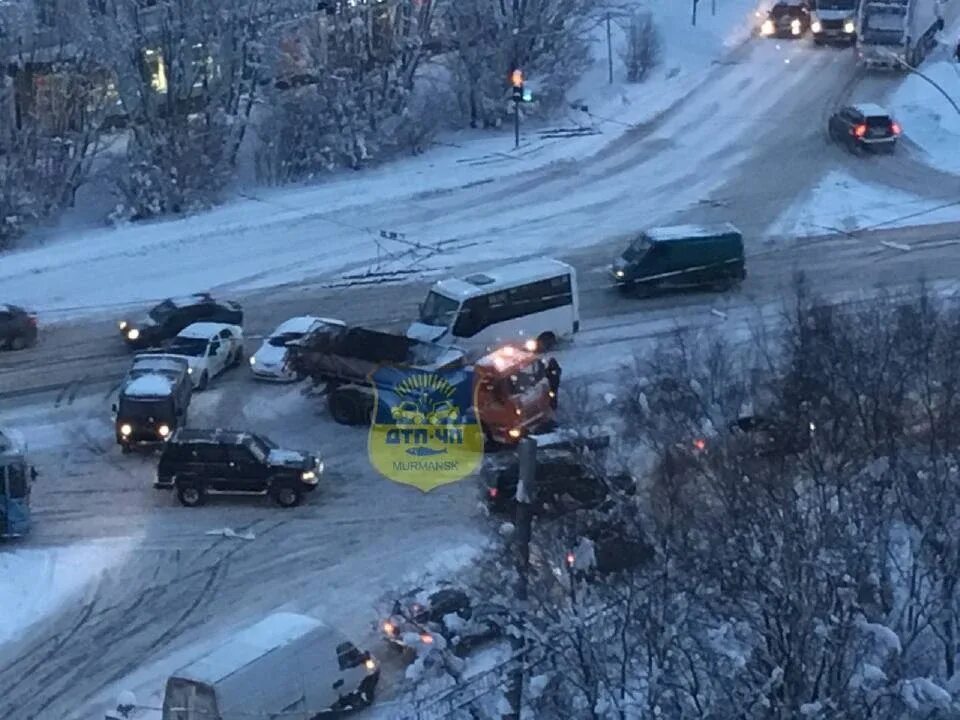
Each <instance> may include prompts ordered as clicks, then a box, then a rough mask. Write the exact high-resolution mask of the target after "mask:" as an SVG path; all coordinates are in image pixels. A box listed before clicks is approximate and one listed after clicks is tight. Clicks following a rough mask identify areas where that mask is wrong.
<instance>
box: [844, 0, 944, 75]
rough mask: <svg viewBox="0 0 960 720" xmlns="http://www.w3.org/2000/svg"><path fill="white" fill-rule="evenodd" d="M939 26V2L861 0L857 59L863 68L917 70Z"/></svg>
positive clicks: (940, 19) (940, 27) (922, 0)
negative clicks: (906, 67) (908, 68)
mask: <svg viewBox="0 0 960 720" xmlns="http://www.w3.org/2000/svg"><path fill="white" fill-rule="evenodd" d="M943 25H944V21H943V3H942V2H941V0H863V2H862V3H861V4H860V16H859V22H858V23H857V26H858V35H857V56H858V58H859V60H860V63H861V64H862V65H865V66H867V67H891V68H894V69H904V68H905V66H909V67H917V66H918V65H920V63H922V62H923V60H924V58H926V56H927V53H929V52H930V50H932V49H933V48H934V47H935V46H936V43H937V33H938V32H940V31H941V30H942V29H943Z"/></svg>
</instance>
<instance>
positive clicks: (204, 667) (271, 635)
mask: <svg viewBox="0 0 960 720" xmlns="http://www.w3.org/2000/svg"><path fill="white" fill-rule="evenodd" d="M318 630H321V631H324V634H327V633H329V632H330V628H329V626H327V625H326V624H325V623H323V622H322V621H320V620H318V619H316V618H313V617H310V616H308V615H299V614H297V613H286V612H283V613H274V614H272V615H269V616H267V617H266V618H264V619H263V620H261V621H260V622H258V623H256V624H254V625H251V626H249V627H247V628H245V629H243V630H240V631H239V632H237V633H234V634H233V635H232V636H231V637H230V639H229V640H227V642H225V643H224V644H222V645H219V646H217V647H215V648H214V649H212V650H211V651H210V652H208V653H207V654H205V655H203V656H202V657H201V658H200V659H199V660H196V661H195V662H193V663H191V664H190V665H187V666H186V667H184V668H182V669H181V670H179V671H177V672H175V673H174V674H173V676H174V677H179V678H183V679H185V680H193V681H197V682H202V683H206V684H208V685H211V686H213V685H216V684H218V683H220V682H222V681H223V680H224V679H226V678H227V677H229V676H230V675H233V674H234V673H237V672H238V671H240V670H243V669H244V668H245V667H247V666H249V665H252V664H253V663H255V662H257V661H258V660H260V659H261V658H264V657H265V656H268V655H271V654H274V653H276V654H280V653H277V651H278V650H280V649H281V648H283V647H284V646H288V645H291V644H294V643H297V641H299V640H302V639H304V638H307V637H309V636H312V635H314V634H316V632H317V631H318ZM311 640H312V638H311ZM290 660H291V662H295V660H296V658H290ZM287 669H292V668H287ZM302 669H303V668H301V670H302ZM251 679H254V678H251ZM255 680H256V681H257V682H269V673H267V674H266V676H263V677H258V678H255Z"/></svg>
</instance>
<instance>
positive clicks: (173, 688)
mask: <svg viewBox="0 0 960 720" xmlns="http://www.w3.org/2000/svg"><path fill="white" fill-rule="evenodd" d="M379 677H380V669H379V667H378V665H377V662H376V660H374V659H373V658H372V657H371V656H370V653H368V652H362V651H360V650H358V649H357V647H356V646H355V645H354V644H353V643H351V642H350V641H349V640H347V639H346V638H344V637H343V636H342V635H340V633H338V632H337V631H335V630H333V629H332V628H330V627H329V626H327V625H325V624H324V623H322V622H321V621H319V620H317V619H316V618H312V617H308V616H306V615H297V614H295V613H276V614H273V615H270V616H268V617H267V618H265V619H264V620H262V621H260V622H258V623H257V624H255V625H252V626H251V627H248V628H246V629H245V630H242V631H241V632H239V633H237V634H236V635H234V636H233V637H232V639H231V640H229V641H228V642H226V643H225V644H223V645H220V646H219V647H217V648H215V649H213V650H212V651H211V652H209V653H207V654H206V655H204V656H203V657H201V658H200V659H199V660H197V661H196V662H194V663H192V664H190V665H188V666H187V667H185V668H183V669H182V670H180V671H178V672H176V673H174V674H173V676H171V677H170V678H169V679H168V680H167V687H166V692H165V694H164V698H163V720H211V718H216V719H217V720H250V718H268V717H278V718H279V717H313V716H314V715H320V714H321V713H323V712H326V711H328V710H347V709H351V708H357V707H363V706H365V705H368V704H369V703H370V702H372V700H373V692H374V688H375V687H376V684H377V681H378V680H379Z"/></svg>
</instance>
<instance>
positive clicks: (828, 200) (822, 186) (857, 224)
mask: <svg viewBox="0 0 960 720" xmlns="http://www.w3.org/2000/svg"><path fill="white" fill-rule="evenodd" d="M958 141H960V136H958V138H957V139H955V140H954V143H957V142H958ZM956 147H957V148H958V152H960V145H956ZM958 219H960V207H958V206H956V205H954V206H944V205H943V204H942V203H937V202H933V201H930V200H926V199H923V198H919V197H916V196H914V195H910V194H908V193H904V192H899V191H897V190H893V189H892V188H889V187H884V186H881V185H868V184H866V183H863V182H860V181H859V180H856V179H854V178H852V177H850V176H849V175H847V174H846V173H843V172H839V171H833V172H830V173H829V174H827V176H826V177H825V178H823V179H822V180H821V181H820V183H819V184H818V185H817V186H816V187H815V188H814V189H813V191H811V192H810V193H809V194H808V195H807V196H806V197H805V198H803V199H802V200H800V201H798V202H797V203H795V204H794V205H793V206H791V207H790V208H789V209H787V211H786V212H784V213H783V214H782V215H781V216H780V217H779V218H778V219H777V222H776V223H774V225H773V227H771V228H770V229H769V231H768V234H769V235H771V236H778V235H784V236H807V235H823V234H825V233H832V232H837V231H841V232H842V231H847V232H853V231H854V230H858V229H860V230H864V229H872V228H880V227H884V228H892V227H903V226H912V225H929V224H934V223H941V222H952V221H956V220H958Z"/></svg>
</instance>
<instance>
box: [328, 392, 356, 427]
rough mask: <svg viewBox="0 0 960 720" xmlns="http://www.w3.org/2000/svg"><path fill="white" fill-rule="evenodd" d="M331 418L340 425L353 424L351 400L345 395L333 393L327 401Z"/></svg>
mask: <svg viewBox="0 0 960 720" xmlns="http://www.w3.org/2000/svg"><path fill="white" fill-rule="evenodd" d="M327 404H328V405H329V407H330V414H331V415H332V416H333V419H334V420H335V421H336V422H338V423H340V424H341V425H353V424H354V423H353V416H354V412H353V402H351V400H350V398H349V397H347V396H346V395H342V394H339V393H334V394H332V395H331V396H330V399H329V401H328V403H327Z"/></svg>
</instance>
